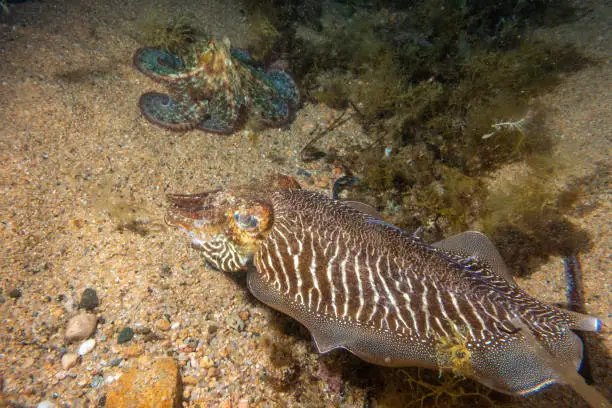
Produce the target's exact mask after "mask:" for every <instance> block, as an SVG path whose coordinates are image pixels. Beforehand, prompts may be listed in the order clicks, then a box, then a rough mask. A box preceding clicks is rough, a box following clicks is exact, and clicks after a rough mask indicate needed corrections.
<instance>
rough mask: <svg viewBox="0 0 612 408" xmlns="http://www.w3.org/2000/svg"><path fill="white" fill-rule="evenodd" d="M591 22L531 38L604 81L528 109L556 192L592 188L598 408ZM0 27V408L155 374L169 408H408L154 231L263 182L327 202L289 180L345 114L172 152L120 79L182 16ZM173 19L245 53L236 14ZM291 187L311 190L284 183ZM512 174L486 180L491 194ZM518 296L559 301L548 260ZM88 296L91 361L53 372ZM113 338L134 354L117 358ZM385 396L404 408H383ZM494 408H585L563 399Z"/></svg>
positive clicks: (339, 144)
mask: <svg viewBox="0 0 612 408" xmlns="http://www.w3.org/2000/svg"><path fill="white" fill-rule="evenodd" d="M605 3H606V2H601V3H593V5H592V10H593V11H592V12H591V13H588V14H587V15H585V17H583V19H582V20H581V21H578V22H575V23H572V25H568V26H563V27H560V28H558V29H556V30H555V31H550V32H545V33H542V35H546V36H553V37H557V38H563V39H565V40H568V41H575V42H577V43H578V44H579V45H580V46H581V47H582V48H583V49H584V50H585V51H587V52H590V53H592V54H593V55H595V56H597V57H598V58H601V63H600V64H598V65H597V66H593V67H590V68H587V69H585V70H583V71H580V72H578V73H577V74H574V75H571V76H568V77H567V78H565V80H564V82H563V84H562V85H561V86H560V87H559V88H557V89H556V90H555V91H554V93H552V94H550V95H546V96H544V97H543V98H541V101H540V103H542V104H543V105H544V106H546V107H547V109H548V110H549V111H550V112H551V115H549V122H550V123H549V125H550V126H551V128H552V129H553V130H554V134H555V135H556V137H558V138H559V143H558V147H557V149H558V151H557V153H556V154H558V155H562V156H563V157H566V158H567V172H566V174H567V177H568V178H570V177H573V178H577V177H580V176H586V175H589V174H594V173H596V172H599V174H598V177H599V178H598V180H599V181H598V183H597V187H596V188H592V189H590V190H589V197H588V200H589V202H591V203H593V205H592V206H591V207H590V208H588V210H585V211H583V212H582V213H581V216H580V217H579V218H575V219H573V221H574V222H575V223H577V224H578V225H579V226H580V227H582V228H584V229H585V230H587V231H588V232H589V234H590V235H591V237H592V241H593V246H592V249H591V250H590V251H589V252H588V253H585V254H582V256H581V264H582V271H583V276H584V289H585V298H586V302H587V304H586V306H587V309H588V312H589V313H591V314H593V315H596V316H599V317H601V318H602V319H603V321H604V324H605V325H604V327H603V330H602V332H601V333H600V334H597V335H589V336H587V342H586V344H587V347H586V353H587V354H588V355H589V357H590V362H591V368H592V373H593V378H594V380H595V386H596V387H597V388H598V389H599V390H600V391H601V392H604V393H605V394H606V395H607V397H608V398H612V393H611V392H610V389H609V388H607V387H609V385H610V384H612V374H611V373H612V371H611V368H612V366H611V365H610V350H611V347H612V338H611V336H610V328H609V323H610V313H611V311H612V307H611V306H612V295H611V293H612V291H611V288H610V273H609V272H610V270H611V266H612V265H611V264H612V258H611V257H612V253H611V242H612V228H611V226H612V200H611V189H610V174H609V168H610V153H611V152H612V110H611V109H610V107H611V101H612V99H611V96H612V95H611V89H612V70H611V69H610V63H609V55H610V51H611V44H612V41H610V38H609V35H610V34H609V33H610V32H612V30H610V21H611V18H610V17H611V16H612V13H611V12H610V5H609V4H608V5H606V4H605ZM10 7H11V13H10V14H9V15H8V16H7V15H5V16H3V17H2V20H0V242H1V243H2V244H1V246H0V256H1V259H0V267H1V272H0V319H2V320H1V322H0V406H16V407H32V406H36V405H37V404H39V403H40V402H42V401H50V402H53V403H55V404H56V405H57V406H66V407H92V406H102V405H103V404H104V400H105V396H106V395H107V394H108V392H109V390H111V388H112V387H113V385H114V383H115V382H117V381H118V378H119V377H120V374H122V373H125V372H127V371H128V370H129V369H130V368H131V367H149V366H150V365H151V362H152V361H154V360H156V359H157V358H159V357H166V356H170V357H172V358H173V359H174V360H176V361H177V362H178V365H179V367H180V373H181V375H182V378H183V387H182V389H181V390H179V392H182V396H183V401H184V402H183V404H184V406H193V407H195V406H198V405H199V406H202V407H203V406H225V407H231V406H239V407H247V406H250V407H257V406H267V407H274V406H355V407H362V406H366V404H369V406H379V407H381V406H394V403H393V402H391V401H401V404H405V403H406V390H399V391H397V390H392V389H391V388H392V387H387V389H385V386H384V384H383V383H384V382H386V381H387V380H389V381H391V380H390V379H391V378H395V377H397V376H399V375H401V374H400V372H399V371H398V370H391V369H385V368H378V367H372V366H369V365H367V364H365V363H362V362H360V361H359V360H357V359H356V358H353V357H351V356H349V355H348V354H347V353H344V352H341V351H338V352H334V353H332V355H331V356H323V357H321V356H319V355H318V354H317V353H316V349H315V347H314V345H313V343H312V341H311V340H310V338H309V335H308V333H307V332H305V330H303V329H301V328H300V327H299V326H298V325H297V324H295V323H293V322H292V321H291V319H289V318H286V317H284V316H282V315H280V314H279V313H277V312H275V311H272V310H270V309H269V308H267V307H266V306H264V305H262V304H261V303H259V302H258V301H257V300H256V299H254V298H253V297H252V296H251V295H250V294H249V293H248V291H247V289H246V286H245V283H244V279H243V277H241V276H227V275H223V274H221V273H220V272H216V271H213V270H211V269H208V268H207V267H205V266H204V265H203V262H202V260H201V258H200V256H199V254H198V253H197V251H195V250H194V249H192V248H190V246H189V243H188V242H187V240H186V239H185V238H184V237H183V236H182V235H181V234H180V233H178V232H175V231H173V230H171V229H169V228H168V227H167V226H166V225H165V223H164V209H165V207H166V205H167V203H166V201H165V194H166V193H170V192H197V191H199V190H205V189H210V188H218V187H224V186H227V185H230V184H235V183H242V182H244V181H247V180H250V179H260V178H261V177H263V176H264V175H266V174H270V173H274V172H281V173H285V174H289V175H293V176H296V178H297V179H298V181H300V182H301V183H302V184H303V186H304V187H305V188H310V189H316V190H320V191H324V192H329V191H330V188H331V184H332V183H333V181H334V179H335V178H336V177H338V175H339V172H338V170H337V169H334V168H333V166H332V165H329V164H325V163H317V162H315V163H314V164H313V163H310V164H304V163H302V162H300V160H299V152H300V150H301V149H302V148H303V147H304V145H305V144H306V143H307V142H308V141H309V139H310V138H311V133H312V132H313V131H314V130H315V129H316V128H317V127H319V128H324V127H326V126H327V125H328V124H329V123H330V122H331V121H333V120H334V119H335V118H337V117H338V116H339V115H340V114H341V113H340V112H336V111H333V110H331V109H330V108H328V107H326V106H322V105H314V104H311V103H305V104H304V106H303V107H302V108H301V109H300V110H299V111H298V113H297V117H296V120H295V121H294V122H293V123H292V124H291V125H290V126H289V127H288V128H286V129H274V128H273V129H267V130H264V131H249V130H244V131H239V132H237V133H235V134H233V135H229V136H219V135H211V134H207V133H204V132H198V131H192V132H187V133H172V132H170V131H167V130H164V129H161V128H159V127H156V126H153V125H151V124H150V123H148V122H147V121H146V120H145V119H144V118H143V117H142V116H141V114H140V112H139V109H138V106H137V100H138V98H139V96H140V95H141V94H142V93H143V92H145V91H147V90H152V89H159V87H158V85H156V84H155V83H153V82H152V81H151V80H149V79H148V78H146V77H145V76H144V75H142V74H140V73H139V72H137V71H136V70H134V69H133V68H132V65H131V63H132V55H133V53H134V51H135V50H136V49H137V48H138V47H139V46H140V44H139V43H138V41H137V38H138V32H137V29H138V28H137V27H138V25H137V22H138V21H139V19H140V18H142V15H144V14H145V13H149V12H151V10H152V9H162V10H168V11H169V13H176V12H177V11H178V10H177V9H176V8H177V7H179V3H177V2H172V1H156V2H150V1H148V2H145V1H142V0H141V1H132V2H126V1H117V0H110V1H104V2H85V1H84V2H82V3H79V2H76V1H67V0H66V1H48V2H39V1H32V2H25V3H22V4H15V5H10ZM180 7H181V10H180V11H181V12H189V13H193V15H194V16H196V18H197V19H198V21H201V22H202V24H203V25H204V26H206V27H207V29H208V32H209V34H211V35H212V36H213V37H214V38H222V37H224V36H227V37H229V38H230V39H234V40H235V45H237V46H240V45H244V44H241V41H244V40H245V38H246V36H247V35H248V27H247V23H246V17H245V14H244V11H243V10H242V9H241V6H240V4H239V3H238V2H234V1H229V2H227V1H210V0H209V1H202V2H196V1H193V2H189V1H188V2H180ZM573 34H575V35H573ZM371 142H372V140H371V137H370V136H369V135H368V134H366V133H365V131H364V130H363V129H361V127H360V126H359V125H358V123H356V122H355V121H352V120H349V121H348V122H346V123H344V124H343V125H342V126H340V127H338V128H337V129H335V130H334V131H332V132H330V134H329V135H328V136H326V138H324V139H323V140H321V142H320V146H322V147H323V148H331V147H333V148H335V149H337V150H338V152H339V153H340V154H341V153H342V151H343V149H345V148H346V147H348V146H351V145H360V146H364V147H365V146H367V145H368V144H369V143H371ZM298 169H303V170H307V171H309V172H310V173H311V174H312V175H311V176H310V177H307V176H299V175H297V171H298ZM515 171H517V172H520V169H516V168H511V167H509V168H507V169H502V171H501V172H500V175H499V176H500V177H513V174H515V173H514V172H515ZM563 182H564V180H559V183H560V184H563ZM518 282H519V284H520V286H522V287H524V288H525V289H526V290H527V291H528V292H530V293H531V294H533V295H535V296H537V297H538V298H539V299H542V300H544V301H547V302H552V303H561V304H563V303H564V302H565V301H566V299H565V281H564V269H563V263H562V260H561V259H560V258H553V259H551V260H550V262H549V263H547V264H546V265H544V266H542V267H541V268H540V269H539V270H538V271H536V272H535V273H533V274H532V275H531V276H530V278H528V279H519V280H518ZM86 288H93V289H95V291H96V293H97V296H98V298H99V304H98V306H97V307H95V309H93V313H94V314H95V315H96V316H97V319H98V324H97V329H96V331H95V334H94V335H93V338H94V339H95V341H96V344H95V346H94V348H93V350H92V351H90V352H89V353H87V354H84V355H83V356H82V357H81V358H80V359H79V361H78V362H77V363H76V365H74V366H72V367H70V368H67V369H66V367H67V366H64V367H63V366H62V363H61V357H62V355H63V354H64V353H66V352H68V353H76V352H77V350H78V348H79V346H80V344H81V343H82V342H81V341H77V342H75V343H71V344H67V343H66V341H65V340H64V334H65V329H66V326H67V323H68V321H69V320H70V319H71V318H72V317H73V316H75V315H76V314H78V313H79V310H78V307H79V303H80V301H81V295H82V293H83V291H84V290H85V289H86ZM125 327H130V328H132V329H133V330H134V332H135V335H134V338H133V339H132V340H130V341H128V342H127V343H125V344H118V343H117V338H118V335H119V333H120V332H121V331H122V329H123V328H125ZM360 376H363V377H364V378H360ZM375 376H378V377H380V378H381V380H380V381H373V380H372V377H375ZM382 390H385V391H382ZM387 392H388V393H400V394H401V393H402V392H403V394H401V395H400V396H399V397H397V398H395V399H394V398H392V397H391V396H389V395H386V396H385V397H384V398H383V397H381V395H383V394H384V393H387ZM459 402H460V403H461V401H459ZM480 403H481V404H484V405H482V406H486V404H485V402H484V401H481V402H480ZM470 404H471V406H479V405H478V404H477V403H474V402H473V400H472V401H471V402H470ZM498 404H500V405H501V404H505V405H506V406H517V407H546V408H548V407H550V406H551V404H554V406H555V407H556V408H565V407H568V408H569V407H583V406H586V405H585V404H584V402H582V400H581V399H580V397H578V396H577V395H576V394H574V393H573V392H572V391H571V390H569V389H567V388H566V387H562V386H553V387H551V388H550V389H548V390H545V391H542V392H540V393H537V394H535V395H532V396H529V397H526V398H501V399H499V402H498ZM395 405H397V406H403V405H400V402H397V403H395Z"/></svg>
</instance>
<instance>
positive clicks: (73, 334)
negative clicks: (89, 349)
mask: <svg viewBox="0 0 612 408" xmlns="http://www.w3.org/2000/svg"><path fill="white" fill-rule="evenodd" d="M97 324H98V318H97V317H96V315H94V314H91V313H85V312H83V313H79V314H78V315H76V316H74V317H73V318H72V319H70V320H69V321H68V325H67V326H66V334H65V337H66V340H68V341H69V342H73V341H79V340H83V339H86V338H88V337H89V336H91V335H92V334H93V333H94V332H95V331H96V325H97Z"/></svg>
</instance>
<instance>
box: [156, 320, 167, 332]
mask: <svg viewBox="0 0 612 408" xmlns="http://www.w3.org/2000/svg"><path fill="white" fill-rule="evenodd" d="M155 326H156V327H157V328H158V329H159V330H161V331H168V330H170V322H169V321H167V320H166V319H159V320H158V321H157V322H155Z"/></svg>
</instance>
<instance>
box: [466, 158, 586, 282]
mask: <svg viewBox="0 0 612 408" xmlns="http://www.w3.org/2000/svg"><path fill="white" fill-rule="evenodd" d="M540 160H541V161H544V163H548V166H546V165H541V167H537V165H536V164H534V165H533V166H531V167H530V169H529V171H528V172H527V173H526V174H524V175H522V176H519V177H516V178H515V179H514V180H512V181H510V182H507V183H505V184H502V185H501V186H499V187H498V188H496V189H494V190H493V191H491V193H490V194H489V195H488V196H487V197H486V199H485V200H484V202H483V204H482V209H481V211H480V213H481V216H480V219H479V220H478V225H480V227H481V228H482V230H483V232H485V233H486V234H488V235H489V236H490V237H491V238H492V239H493V241H494V242H495V243H496V244H497V246H498V248H499V249H500V252H501V254H502V256H503V258H504V259H505V260H506V261H507V263H508V266H510V268H511V269H513V270H514V271H515V273H517V274H518V275H526V274H528V273H529V272H530V271H531V270H533V269H534V268H535V267H536V266H537V265H538V264H539V263H541V262H545V261H546V260H547V259H548V257H549V256H551V255H557V256H567V255H570V254H575V253H578V252H581V251H586V250H588V249H589V248H590V246H591V242H590V239H589V237H588V234H587V233H586V231H584V230H582V229H581V228H579V227H577V226H576V225H574V224H573V223H572V222H571V221H570V220H569V219H568V218H567V216H566V214H568V213H570V212H571V211H572V210H573V207H574V205H575V204H576V203H577V202H578V200H579V199H580V194H578V193H576V192H575V191H574V187H572V186H567V187H565V188H558V187H556V184H555V182H554V178H555V176H556V174H557V173H556V169H554V168H551V167H550V165H551V164H553V165H554V162H553V161H551V160H550V159H547V158H540Z"/></svg>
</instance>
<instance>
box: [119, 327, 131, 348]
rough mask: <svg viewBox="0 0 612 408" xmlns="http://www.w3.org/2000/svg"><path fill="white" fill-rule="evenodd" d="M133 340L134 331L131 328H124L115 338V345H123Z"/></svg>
mask: <svg viewBox="0 0 612 408" xmlns="http://www.w3.org/2000/svg"><path fill="white" fill-rule="evenodd" d="M133 338H134V330H133V329H132V328H131V327H124V328H123V329H122V330H121V331H120V332H119V336H118V337H117V343H118V344H123V343H127V342H128V341H130V340H132V339H133Z"/></svg>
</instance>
